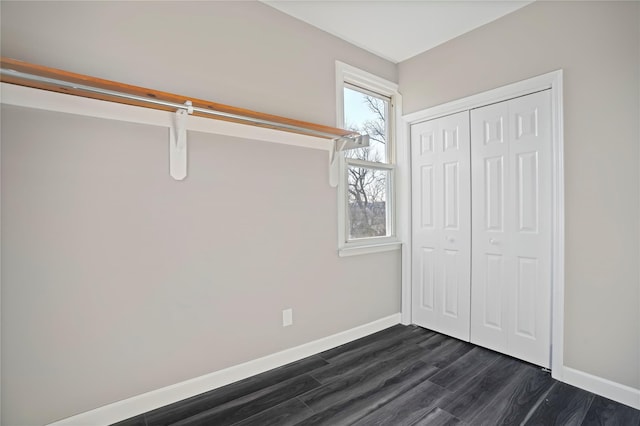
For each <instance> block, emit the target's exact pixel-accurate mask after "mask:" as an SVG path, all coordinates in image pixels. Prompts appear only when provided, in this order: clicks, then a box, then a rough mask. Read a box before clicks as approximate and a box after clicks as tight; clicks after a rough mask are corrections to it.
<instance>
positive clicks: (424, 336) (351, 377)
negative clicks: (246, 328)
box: [117, 325, 640, 426]
mask: <svg viewBox="0 0 640 426" xmlns="http://www.w3.org/2000/svg"><path fill="white" fill-rule="evenodd" d="M117 424H118V425H119V426H125V425H126V426H133V425H138V426H156V425H190V426H191V425H242V426H247V425H258V426H264V425H297V424H300V425H331V426H336V425H352V424H353V425H367V426H368V425H492V426H493V425H498V424H514V425H520V424H524V425H545V426H547V425H622V426H627V425H629V426H639V425H640V411H638V410H634V409H632V408H629V407H627V406H625V405H621V404H618V403H616V402H614V401H611V400H608V399H605V398H602V397H600V396H597V395H594V394H592V393H589V392H586V391H583V390H581V389H578V388H575V387H573V386H569V385H566V384H564V383H560V382H557V381H555V380H553V379H552V378H551V377H550V375H549V373H547V372H545V371H543V370H541V369H540V368H539V367H536V366H533V365H530V364H527V363H525V362H522V361H519V360H516V359H513V358H510V357H508V356H505V355H501V354H498V353H496V352H492V351H489V350H487V349H483V348H480V347H477V346H474V345H471V344H469V343H465V342H461V341H459V340H456V339H452V338H450V337H446V336H443V335H441V334H437V333H434V332H431V331H428V330H424V329H422V328H419V327H415V326H408V327H407V326H401V325H398V326H394V327H391V328H388V329H386V330H383V331H381V332H379V333H376V334H373V335H370V336H367V337H364V338H362V339H360V340H357V341H354V342H351V343H347V344H345V345H342V346H339V347H337V348H334V349H331V350H328V351H325V352H322V353H320V354H318V355H315V356H312V357H309V358H305V359H303V360H300V361H297V362H294V363H292V364H289V365H286V366H283V367H280V368H277V369H275V370H271V371H268V372H265V373H263V374H260V375H258V376H255V377H251V378H249V379H246V380H242V381H240V382H237V383H233V384H230V385H228V386H225V387H222V388H219V389H215V390H212V391H210V392H207V393H204V394H201V395H198V396H195V397H192V398H189V399H186V400H184V401H181V402H177V403H175V404H171V405H168V406H166V407H162V408H159V409H157V410H154V411H150V412H148V413H145V414H143V415H140V416H138V417H134V418H131V419H129V420H126V421H124V422H120V423H117Z"/></svg>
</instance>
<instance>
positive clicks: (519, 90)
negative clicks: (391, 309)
mask: <svg viewBox="0 0 640 426" xmlns="http://www.w3.org/2000/svg"><path fill="white" fill-rule="evenodd" d="M546 89H551V115H552V118H551V120H552V130H551V132H552V141H551V144H552V197H553V200H552V215H553V217H552V221H551V222H552V223H551V226H552V253H551V271H552V278H551V279H552V282H551V288H552V290H551V291H552V300H551V375H552V377H553V378H554V379H557V380H561V381H562V380H563V366H564V360H563V354H564V348H563V346H564V160H563V153H564V130H563V110H562V105H563V100H562V91H563V89H562V70H557V71H553V72H550V73H547V74H543V75H539V76H537V77H532V78H529V79H527V80H523V81H519V82H517V83H513V84H509V85H507V86H503V87H499V88H496V89H492V90H488V91H486V92H482V93H478V94H475V95H471V96H468V97H466V98H462V99H458V100H455V101H452V102H447V103H445V104H442V105H437V106H434V107H431V108H427V109H424V110H421V111H417V112H414V113H411V114H407V115H404V116H403V117H402V118H403V121H404V127H405V132H404V134H405V137H406V138H408V137H409V135H410V134H411V132H410V126H411V125H412V124H416V123H419V122H421V121H426V120H431V119H434V118H438V117H442V116H445V115H449V114H454V113H457V112H460V111H465V110H470V109H473V108H478V107H481V106H485V105H489V104H492V103H496V102H501V101H504V100H507V99H512V98H516V97H518V96H524V95H528V94H530V93H534V92H538V91H540V90H546ZM405 143H406V144H407V145H409V142H408V141H405ZM408 191H409V192H408V193H409V194H410V193H411V192H410V191H411V189H410V188H409V189H408ZM409 203H410V202H409ZM402 207H403V208H404V207H405V206H402ZM403 211H405V212H406V211H409V212H411V206H409V208H408V210H403ZM407 216H408V218H407ZM401 220H408V221H409V224H410V223H411V217H410V213H409V214H404V215H402V216H401ZM409 227H410V225H409ZM403 242H404V244H403V251H402V256H403V258H405V259H406V258H408V259H411V241H407V240H403ZM410 273H411V272H410V269H409V270H407V269H404V268H403V274H402V275H403V276H402V300H403V301H405V300H411V276H410ZM407 274H409V276H406V275H407ZM402 318H403V322H408V321H409V319H410V318H411V305H410V304H408V303H403V304H402Z"/></svg>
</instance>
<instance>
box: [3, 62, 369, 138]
mask: <svg viewBox="0 0 640 426" xmlns="http://www.w3.org/2000/svg"><path fill="white" fill-rule="evenodd" d="M0 62H1V66H2V67H1V70H0V81H2V82H5V83H11V84H17V85H20V86H26V87H32V88H37V89H44V90H49V91H53V92H59V93H66V94H70V95H75V96H81V97H85V98H92V99H100V100H104V101H110V102H117V103H121V104H127V105H135V106H141V107H145V108H152V109H158V110H164V111H177V110H180V109H183V110H188V111H189V112H190V113H192V115H196V116H200V117H206V118H214V119H217V120H225V121H233V122H237V123H243V124H250V125H254V126H260V127H267V128H270V129H276V130H283V131H286V132H292V133H299V134H304V135H309V136H316V137H321V138H325V139H334V140H346V141H358V140H359V139H360V138H361V136H360V135H359V134H358V133H356V132H351V131H348V130H344V129H339V128H336V127H329V126H324V125H321V124H314V123H309V122H306V121H300V120H294V119H291V118H286V117H280V116H277V115H270V114H264V113H261V112H256V111H251V110H248V109H244V108H237V107H233V106H229V105H224V104H219V103H215V102H209V101H204V100H201V99H195V98H190V97H186V96H182V95H175V94H173V93H167V92H161V91H158V90H152V89H146V88H144V87H139V86H131V85H128V84H124V83H118V82H115V81H110V80H103V79H100V78H96V77H91V76H88V75H83V74H76V73H72V72H69V71H63V70H59V69H55V68H49V67H45V66H42V65H36V64H30V63H28V62H22V61H19V60H16V59H10V58H5V57H1V58H0Z"/></svg>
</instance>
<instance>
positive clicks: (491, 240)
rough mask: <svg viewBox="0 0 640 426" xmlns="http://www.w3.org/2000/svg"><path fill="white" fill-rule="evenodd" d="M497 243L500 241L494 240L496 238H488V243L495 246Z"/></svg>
mask: <svg viewBox="0 0 640 426" xmlns="http://www.w3.org/2000/svg"><path fill="white" fill-rule="evenodd" d="M498 243H500V241H498V240H496V239H493V238H491V239H490V240H489V244H493V245H494V246H497V245H498Z"/></svg>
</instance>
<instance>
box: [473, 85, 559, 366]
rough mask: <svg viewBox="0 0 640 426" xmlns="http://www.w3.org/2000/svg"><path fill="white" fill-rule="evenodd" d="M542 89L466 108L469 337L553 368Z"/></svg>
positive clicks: (546, 104) (547, 131)
mask: <svg viewBox="0 0 640 426" xmlns="http://www.w3.org/2000/svg"><path fill="white" fill-rule="evenodd" d="M550 102H551V99H550V92H549V91H543V92H538V93H534V94H531V95H527V96H523V97H520V98H516V99H512V100H509V101H505V102H501V103H498V104H494V105H490V106H486V107H482V108H478V109H475V110H473V111H472V112H471V168H472V209H473V218H472V229H473V231H472V253H473V256H472V301H473V305H472V309H471V341H472V342H474V343H477V344H479V345H482V346H486V347H489V348H491V349H495V350H498V351H501V352H504V353H506V354H509V355H512V356H514V357H517V358H520V359H524V360H526V361H529V362H531V363H534V364H538V365H541V366H544V367H549V365H550V329H551V324H550V318H551V313H550V306H551V266H550V259H551V114H550V105H551V103H550Z"/></svg>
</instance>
